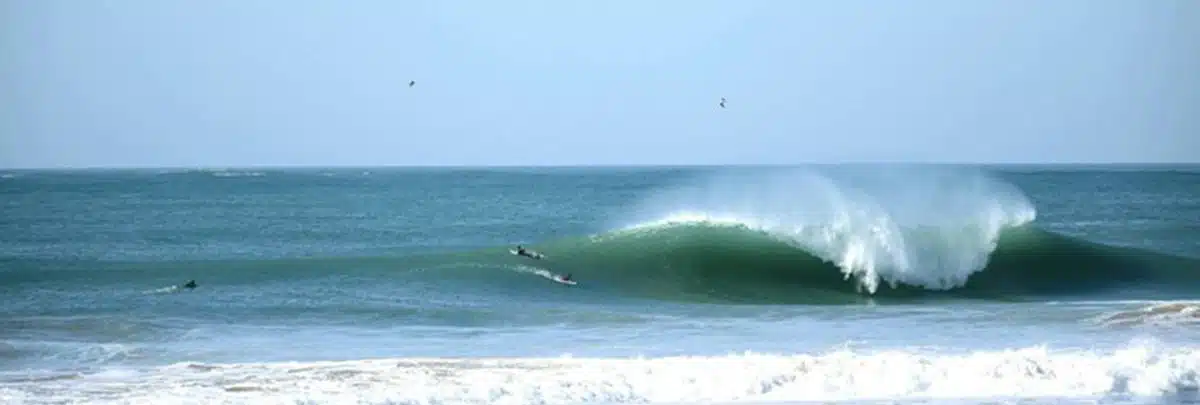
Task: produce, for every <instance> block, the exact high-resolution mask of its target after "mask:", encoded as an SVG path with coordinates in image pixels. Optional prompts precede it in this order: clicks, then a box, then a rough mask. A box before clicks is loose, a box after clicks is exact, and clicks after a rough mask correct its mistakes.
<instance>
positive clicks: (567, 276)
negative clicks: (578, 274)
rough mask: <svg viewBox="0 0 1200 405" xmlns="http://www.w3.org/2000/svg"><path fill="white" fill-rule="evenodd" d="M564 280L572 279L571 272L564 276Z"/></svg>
mask: <svg viewBox="0 0 1200 405" xmlns="http://www.w3.org/2000/svg"><path fill="white" fill-rule="evenodd" d="M562 280H563V281H571V273H567V275H565V276H562Z"/></svg>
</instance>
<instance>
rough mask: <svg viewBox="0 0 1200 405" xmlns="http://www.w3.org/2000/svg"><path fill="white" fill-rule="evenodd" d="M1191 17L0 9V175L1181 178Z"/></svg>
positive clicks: (687, 3) (1198, 10)
mask: <svg viewBox="0 0 1200 405" xmlns="http://www.w3.org/2000/svg"><path fill="white" fill-rule="evenodd" d="M1198 21H1200V2H1198V1H1192V0H1179V1H1174V0H1155V1H1125V0H1086V1H1085V0H1064V1H1054V2H1049V1H1034V0H1018V1H991V0H977V1H951V0H944V1H935V0H918V1H906V2H879V1H865V0H848V1H833V0H829V1H817V0H812V1H802V0H776V1H757V0H736V1H730V0H726V1H710V0H655V1H645V0H604V1H599V0H596V1H561V0H558V1H552V0H546V1H530V0H507V1H495V0H479V1H467V0H461V1H456V0H430V1H425V0H408V1H383V0H379V1H372V0H359V1H351V2H334V1H317V0H295V1H282V0H278V1H268V0H251V1H245V0H212V1H204V2H197V1H179V0H123V1H116V0H93V1H76V0H0V167H8V168H32V167H130V166H134V167H163V166H171V167H181V166H182V167H197V166H210V167H212V166H217V167H229V166H260V165H262V166H278V165H287V166H291V165H304V166H344V165H351V166H375V165H592V164H605V165H610V164H637V165H640V164H667V165H670V164H804V163H836V162H954V163H972V162H978V163H1074V162H1200V73H1198V72H1200V24H1198V23H1197V22H1198ZM410 80H411V81H416V85H415V86H413V87H411V88H410V87H409V86H408V83H409V81H410ZM721 97H725V98H726V99H727V100H728V101H727V103H726V108H721V107H720V106H719V105H718V102H719V101H720V99H721Z"/></svg>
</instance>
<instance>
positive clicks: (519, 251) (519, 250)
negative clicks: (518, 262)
mask: <svg viewBox="0 0 1200 405" xmlns="http://www.w3.org/2000/svg"><path fill="white" fill-rule="evenodd" d="M513 253H515V254H516V255H517V256H525V257H528V258H530V259H535V260H540V259H541V258H542V257H543V255H542V254H541V253H537V252H534V251H532V250H528V249H525V247H524V246H521V245H517V250H514V251H513Z"/></svg>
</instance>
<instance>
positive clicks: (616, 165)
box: [0, 160, 1200, 171]
mask: <svg viewBox="0 0 1200 405" xmlns="http://www.w3.org/2000/svg"><path fill="white" fill-rule="evenodd" d="M871 165H914V166H1027V167H1028V166H1059V167H1063V166H1195V165H1200V161H1194V162H1186V161H1156V162H1143V161H1090V162H1089V161H1076V162H1021V161H1011V162H1004V161H994V162H986V161H983V162H968V161H944V162H936V161H935V162H915V161H885V160H880V161H842V162H798V163H574V164H495V163H493V164H230V165H219V164H197V165H122V164H109V165H81V166H15V167H0V170H6V171H29V170H49V171H54V170H57V171H72V170H163V169H176V170H179V169H187V170H212V169H217V170H228V169H383V168H399V169H426V168H428V169H513V168H544V169H554V168H718V167H803V166H871Z"/></svg>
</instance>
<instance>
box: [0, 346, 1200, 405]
mask: <svg viewBox="0 0 1200 405" xmlns="http://www.w3.org/2000/svg"><path fill="white" fill-rule="evenodd" d="M1198 376H1200V350H1197V349H1196V348H1174V349H1162V348H1153V347H1144V346H1137V347H1128V348H1125V349H1121V350H1116V351H1112V352H1092V351H1055V350H1049V349H1047V348H1044V347H1031V348H1024V349H1019V350H1008V351H986V352H972V353H966V354H924V353H920V352H913V351H877V352H856V351H851V350H838V351H834V352H830V353H823V354H814V355H769V354H744V355H731V356H723V357H668V358H633V359H573V358H557V359H544V358H542V359H539V358H525V359H379V360H359V361H337V362H305V363H256V364H177V365H172V366H166V367H160V368H155V369H150V370H145V371H143V372H139V373H134V374H130V373H119V374H116V375H112V374H111V373H102V374H99V375H86V376H80V377H78V378H72V379H58V380H51V381H44V380H43V381H36V382H19V381H18V382H12V383H0V395H3V396H4V397H6V399H9V400H15V401H14V403H30V404H38V403H62V402H73V401H86V402H89V403H128V402H139V403H140V402H146V403H169V402H175V401H179V400H185V401H195V400H200V401H201V402H212V403H217V402H220V403H256V404H270V403H280V404H282V403H289V404H290V403H380V404H382V403H410V404H417V403H422V404H425V403H438V404H480V405H485V404H486V405H490V404H505V405H512V404H547V403H684V402H687V403H697V402H728V401H764V402H775V401H813V400H816V401H835V400H872V399H889V400H896V399H928V398H942V399H961V398H1045V397H1114V396H1116V397H1122V396H1125V397H1128V396H1135V397H1159V398H1161V397H1164V396H1166V397H1170V396H1178V395H1188V393H1193V394H1194V393H1195V392H1196V390H1197V387H1198V385H1200V380H1198V378H1200V377H1198ZM98 389H99V390H100V391H102V392H103V394H102V395H96V394H97V390H98Z"/></svg>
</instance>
